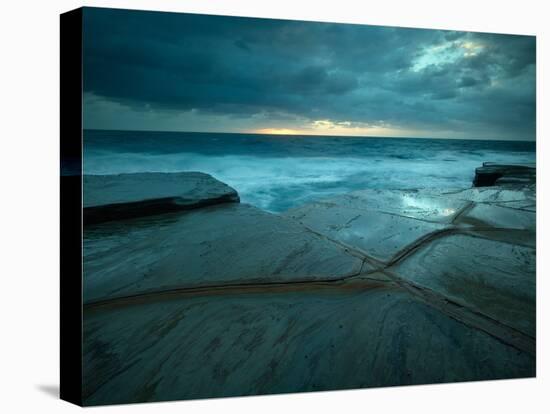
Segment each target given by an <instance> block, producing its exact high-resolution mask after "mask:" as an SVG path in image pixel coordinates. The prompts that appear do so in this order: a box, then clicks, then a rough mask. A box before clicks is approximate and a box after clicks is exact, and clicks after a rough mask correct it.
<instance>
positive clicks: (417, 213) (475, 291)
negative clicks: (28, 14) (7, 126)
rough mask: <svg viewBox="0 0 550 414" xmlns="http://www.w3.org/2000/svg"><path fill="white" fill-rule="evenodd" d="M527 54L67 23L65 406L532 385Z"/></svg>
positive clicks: (238, 23)
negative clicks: (76, 253) (72, 357)
mask: <svg viewBox="0 0 550 414" xmlns="http://www.w3.org/2000/svg"><path fill="white" fill-rule="evenodd" d="M535 52H536V39H535V37H533V36H524V35H513V34H493V33H477V32H461V31H451V30H429V29H415V28H400V27H382V26H372V25H356V24H341V23H339V24H336V23H323V22H309V21H291V20H276V19H259V18H244V17H230V16H214V15H200V14H186V13H166V12H162V13H161V12H147V11H129V10H115V9H100V8H84V9H82V77H83V82H82V91H81V93H82V105H83V108H82V120H83V132H82V145H83V156H82V196H83V198H82V203H83V204H82V220H83V235H82V237H83V239H82V301H83V305H82V313H83V315H82V381H83V382H82V403H83V404H84V405H100V404H119V403H135V402H150V401H165V400H185V399H198V398H212V397H231V396H248V395H260V394H279V393H295V392H307V391H328V390H343V389H353V388H368V387H387V386H402V385H417V384H436V383H448V382H459V381H479V380H496V379H510V378H526V377H533V376H535V375H536V369H535V366H536V355H535V350H536V315H535V305H536V301H535V299H536V283H535V263H536V260H535V259H536V237H535V236H536V186H535V182H536V166H535V162H536V157H535V155H536V152H535V147H536V144H535V131H536V128H535V127H536V119H535V108H536V99H535V74H536V62H535V55H536V53H535ZM75 139H78V137H75ZM78 293H79V292H75V294H78Z"/></svg>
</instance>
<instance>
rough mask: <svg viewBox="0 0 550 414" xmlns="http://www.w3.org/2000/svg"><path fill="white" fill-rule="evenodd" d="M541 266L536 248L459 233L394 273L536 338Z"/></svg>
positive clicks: (428, 247)
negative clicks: (538, 268) (537, 284)
mask: <svg viewBox="0 0 550 414" xmlns="http://www.w3.org/2000/svg"><path fill="white" fill-rule="evenodd" d="M535 265H536V263H535V250H534V249H532V248H529V247H524V246H518V245H514V244H510V243H502V242H499V241H494V240H487V239H482V238H479V237H471V236H466V235H460V234H457V235H450V236H447V237H443V238H439V239H437V240H433V241H432V242H431V243H429V244H426V245H425V246H422V247H421V248H419V249H417V250H416V251H415V252H414V253H412V254H411V255H410V257H407V258H406V259H404V260H403V261H401V262H400V263H399V264H397V265H396V266H394V268H392V270H394V271H395V272H396V273H398V274H399V275H400V276H401V277H402V278H404V279H406V280H408V281H411V282H413V283H414V284H415V285H420V286H423V287H426V288H429V289H431V290H434V291H436V292H438V293H440V294H442V295H444V296H445V297H447V298H449V299H451V300H453V301H455V302H458V303H460V304H462V305H465V306H467V307H469V308H470V309H472V310H475V311H476V312H480V313H482V314H484V315H487V316H489V317H490V318H492V319H495V320H497V321H500V322H501V323H504V324H506V325H509V326H511V327H513V328H515V329H517V330H520V331H521V332H523V333H525V334H527V335H530V336H532V337H534V336H535V323H536V320H535V297H536V288H535V282H536V280H535Z"/></svg>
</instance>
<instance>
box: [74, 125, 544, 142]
mask: <svg viewBox="0 0 550 414" xmlns="http://www.w3.org/2000/svg"><path fill="white" fill-rule="evenodd" d="M82 131H117V132H120V131H126V132H167V133H175V134H178V133H181V134H228V135H229V134H239V135H265V136H270V137H318V138H366V139H369V138H377V139H386V138H387V139H435V140H452V141H505V142H533V143H536V142H537V139H536V137H535V139H534V140H532V139H496V138H444V137H437V138H436V137H421V136H378V135H315V134H267V133H260V132H219V131H178V130H162V129H111V128H82Z"/></svg>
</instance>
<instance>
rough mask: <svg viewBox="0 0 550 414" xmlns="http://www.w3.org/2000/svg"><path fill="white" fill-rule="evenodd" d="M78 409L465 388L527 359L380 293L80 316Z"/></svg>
mask: <svg viewBox="0 0 550 414" xmlns="http://www.w3.org/2000/svg"><path fill="white" fill-rule="evenodd" d="M84 326H85V331H84V338H86V340H85V342H84V376H83V379H84V402H85V404H86V405H94V404H104V403H124V402H128V401H133V402H140V401H157V400H169V399H176V400H177V399H190V398H207V397H228V396H236V395H254V394H263V393H289V392H304V391H317V390H332V389H346V388H363V387H377V386H392V385H407V384H425V383H441V382H451V381H475V380H488V379H499V378H510V377H528V376H532V375H534V371H535V360H534V358H532V357H531V356H529V355H528V354H525V353H523V352H521V351H518V350H517V349H515V348H512V347H510V346H508V345H505V344H503V343H502V342H500V341H499V340H497V339H495V338H493V337H491V336H490V335H487V334H485V333H484V332H481V331H478V330H476V329H472V328H470V327H468V326H466V325H464V324H463V323H460V322H457V321H455V320H454V319H452V318H449V317H448V316H446V315H444V314H442V313H440V312H438V311H437V310H435V309H433V308H432V307H430V306H428V305H426V304H424V303H422V302H419V301H418V300H416V299H415V298H414V297H413V296H411V295H410V294H408V293H407V292H405V291H403V290H400V289H398V288H396V286H394V285H393V284H391V283H378V284H375V283H373V284H370V285H369V284H366V285H364V286H362V285H361V284H359V285H358V286H356V287H355V288H354V287H353V286H349V287H342V288H341V289H338V288H333V287H331V288H329V289H326V290H315V289H312V290H307V291H304V292H283V293H270V292H269V291H264V292H261V293H257V294H244V293H240V294H239V293H232V294H229V293H228V294H225V295H215V296H209V295H205V296H196V297H184V298H178V297H174V298H172V299H170V300H166V299H164V300H162V301H156V300H152V301H149V302H142V303H137V304H127V305H124V306H114V307H106V308H103V309H102V308H98V309H91V310H88V311H87V312H86V313H85V319H84Z"/></svg>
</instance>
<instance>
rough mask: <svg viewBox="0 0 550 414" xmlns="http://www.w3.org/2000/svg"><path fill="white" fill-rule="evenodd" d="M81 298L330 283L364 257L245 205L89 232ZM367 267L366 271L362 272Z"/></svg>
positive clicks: (107, 225)
mask: <svg viewBox="0 0 550 414" xmlns="http://www.w3.org/2000/svg"><path fill="white" fill-rule="evenodd" d="M84 244H85V246H86V250H85V254H84V300H85V302H92V301H100V300H107V299H110V298H114V297H124V296H129V295H138V294H144V293H150V292H156V291H163V290H174V289H183V288H197V287H204V286H220V285H230V284H243V283H248V284H250V283H272V282H296V281H303V280H332V279H340V278H343V277H347V276H350V275H354V274H357V273H358V272H359V271H360V270H361V267H362V259H361V258H358V257H356V256H352V255H351V254H350V253H349V252H347V251H345V249H344V248H343V247H341V246H339V245H336V244H334V243H331V242H329V241H327V240H325V239H324V238H322V237H320V236H318V235H316V234H313V233H311V232H308V231H307V230H306V229H304V228H303V227H302V226H301V225H299V224H298V223H296V222H295V221H293V220H290V219H288V218H284V217H280V216H278V215H274V214H270V213H267V212H264V211H262V210H260V209H257V208H255V207H252V206H249V205H246V204H237V203H233V204H222V205H219V206H213V207H208V208H201V209H196V210H193V211H189V212H186V213H183V214H182V213H178V214H171V215H170V214H169V215H163V216H158V217H149V218H142V219H139V220H126V221H124V222H111V223H104V224H101V225H97V226H94V227H91V228H88V229H87V230H86V231H85V240H84ZM366 268H367V267H365V269H366Z"/></svg>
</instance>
